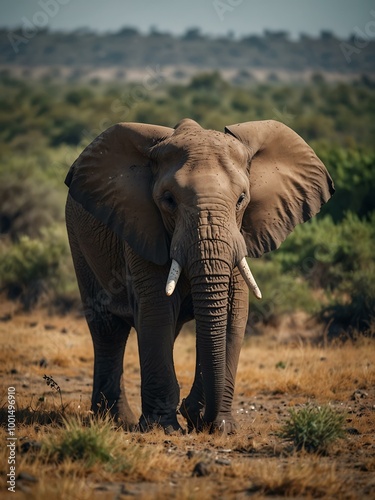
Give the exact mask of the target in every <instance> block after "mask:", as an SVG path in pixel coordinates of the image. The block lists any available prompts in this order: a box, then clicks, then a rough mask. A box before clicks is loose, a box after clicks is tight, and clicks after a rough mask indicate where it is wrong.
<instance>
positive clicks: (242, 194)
mask: <svg viewBox="0 0 375 500" xmlns="http://www.w3.org/2000/svg"><path fill="white" fill-rule="evenodd" d="M245 198H246V194H245V193H241V195H240V197H239V198H238V200H237V205H236V209H237V210H240V208H241V207H242V205H243V202H244V200H245Z"/></svg>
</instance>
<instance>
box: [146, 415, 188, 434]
mask: <svg viewBox="0 0 375 500" xmlns="http://www.w3.org/2000/svg"><path fill="white" fill-rule="evenodd" d="M155 428H158V429H164V432H165V434H167V435H168V436H170V435H172V434H184V430H183V428H182V427H181V425H180V424H179V423H178V421H177V418H176V415H174V416H173V417H166V416H160V417H155V415H152V416H146V415H142V416H141V418H140V419H139V424H138V429H139V430H140V432H149V431H151V430H153V429H155Z"/></svg>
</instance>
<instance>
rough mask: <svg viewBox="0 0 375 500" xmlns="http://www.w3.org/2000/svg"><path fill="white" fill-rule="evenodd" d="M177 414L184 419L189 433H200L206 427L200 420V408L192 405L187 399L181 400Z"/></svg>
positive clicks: (194, 404)
mask: <svg viewBox="0 0 375 500" xmlns="http://www.w3.org/2000/svg"><path fill="white" fill-rule="evenodd" d="M179 412H180V414H181V415H182V416H183V417H184V418H185V419H186V422H187V426H188V432H189V433H190V432H193V431H194V430H196V431H197V432H202V431H203V430H204V428H205V427H207V426H206V424H205V422H204V421H203V418H202V406H201V405H200V404H196V403H192V402H191V401H189V398H186V399H183V400H182V402H181V406H180V408H179Z"/></svg>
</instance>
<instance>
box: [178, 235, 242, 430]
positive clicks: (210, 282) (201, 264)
mask: <svg viewBox="0 0 375 500" xmlns="http://www.w3.org/2000/svg"><path fill="white" fill-rule="evenodd" d="M199 246H200V253H201V254H202V253H203V254H205V255H207V253H208V252H207V251H206V250H205V249H204V247H207V246H209V247H210V252H209V255H210V257H209V258H204V257H201V258H199V259H197V260H196V261H195V262H193V263H192V261H190V265H189V268H188V275H189V279H190V284H191V293H192V298H193V307H194V316H195V321H196V331H197V350H198V353H199V359H200V364H201V373H202V380H203V389H204V393H205V414H204V416H203V420H204V421H205V422H207V423H208V424H209V423H211V422H213V421H214V420H215V419H216V417H217V415H218V413H219V410H220V407H221V402H222V398H223V394H224V385H225V365H226V332H227V320H228V290H229V282H230V274H231V270H232V268H233V264H232V263H231V262H229V261H230V260H232V259H230V258H229V257H228V262H226V261H225V259H224V258H223V255H225V254H228V248H225V249H223V248H221V249H219V248H216V249H213V248H212V242H200V245H199ZM215 246H216V245H215ZM220 246H222V245H220V244H219V245H218V247H220ZM220 250H221V251H220ZM230 257H232V256H230Z"/></svg>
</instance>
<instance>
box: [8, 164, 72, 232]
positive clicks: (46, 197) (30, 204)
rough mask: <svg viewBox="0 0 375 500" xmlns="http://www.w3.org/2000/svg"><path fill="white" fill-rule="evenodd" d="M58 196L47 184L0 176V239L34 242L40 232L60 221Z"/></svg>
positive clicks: (12, 175) (60, 202) (21, 177)
mask: <svg viewBox="0 0 375 500" xmlns="http://www.w3.org/2000/svg"><path fill="white" fill-rule="evenodd" d="M59 194H60V193H56V191H55V190H54V189H53V186H51V185H49V184H48V183H47V182H42V183H40V182H38V181H37V180H34V179H31V178H28V177H27V176H26V175H25V172H24V175H23V176H22V175H21V176H18V175H17V174H16V175H15V174H14V173H11V174H10V173H6V174H3V175H1V181H0V235H8V236H9V237H10V238H11V239H12V240H13V241H16V240H17V239H18V238H20V237H21V236H22V235H27V236H30V237H31V238H36V237H37V236H40V235H41V232H42V230H43V228H45V227H46V226H49V225H50V224H52V223H53V222H55V221H59V220H62V219H63V203H62V201H63V200H62V196H60V195H59Z"/></svg>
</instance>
